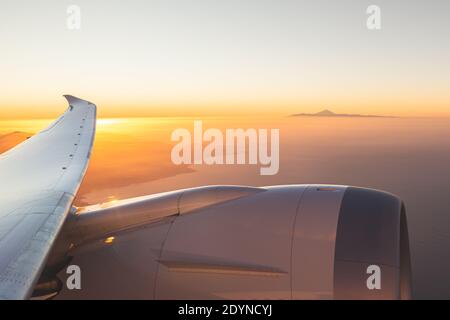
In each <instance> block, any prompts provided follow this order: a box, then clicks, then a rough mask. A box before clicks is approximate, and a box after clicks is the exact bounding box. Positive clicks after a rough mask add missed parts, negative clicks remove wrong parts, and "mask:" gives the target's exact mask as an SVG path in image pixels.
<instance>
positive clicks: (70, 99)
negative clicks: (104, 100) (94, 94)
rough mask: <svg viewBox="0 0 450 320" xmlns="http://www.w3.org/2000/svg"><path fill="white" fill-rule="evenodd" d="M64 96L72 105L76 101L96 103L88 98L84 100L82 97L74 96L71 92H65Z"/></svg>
mask: <svg viewBox="0 0 450 320" xmlns="http://www.w3.org/2000/svg"><path fill="white" fill-rule="evenodd" d="M63 97H64V98H66V100H67V102H69V104H70V105H72V104H75V103H76V102H78V103H80V102H85V103H86V102H87V103H88V104H89V105H94V104H93V103H92V102H90V101H87V100H83V99H80V98H77V97H75V96H72V95H70V94H65V95H63Z"/></svg>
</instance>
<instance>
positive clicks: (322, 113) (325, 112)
mask: <svg viewBox="0 0 450 320" xmlns="http://www.w3.org/2000/svg"><path fill="white" fill-rule="evenodd" d="M290 117H357V118H395V117H392V116H379V115H372V114H353V113H334V112H333V111H330V110H328V109H324V110H322V111H320V112H317V113H295V114H291V115H290Z"/></svg>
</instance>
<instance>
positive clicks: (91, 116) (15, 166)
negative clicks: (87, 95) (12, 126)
mask: <svg viewBox="0 0 450 320" xmlns="http://www.w3.org/2000/svg"><path fill="white" fill-rule="evenodd" d="M65 98H66V99H67V101H68V103H69V107H68V109H67V110H66V112H65V113H64V114H62V115H61V116H60V117H59V118H58V119H57V120H56V121H55V122H53V123H52V124H51V125H50V126H49V127H48V128H46V129H44V130H42V131H41V132H39V133H38V134H36V135H34V136H33V137H31V138H30V139H28V140H26V141H24V142H23V143H21V144H19V145H18V146H16V147H14V148H13V149H11V150H9V151H8V152H6V153H3V154H1V155H0V299H26V298H28V297H29V296H30V295H31V293H32V290H33V286H34V284H35V283H36V281H37V280H38V278H39V275H40V273H41V271H42V269H43V267H44V265H45V261H46V259H47V256H48V254H49V252H50V249H51V247H52V244H53V242H54V240H55V239H56V237H57V235H58V233H59V231H60V229H61V227H62V225H63V223H64V220H65V218H66V216H67V213H68V212H69V210H70V208H71V205H72V202H73V199H74V197H75V195H76V193H77V191H78V188H79V187H80V184H81V181H82V179H83V177H84V174H85V172H86V169H87V166H88V162H89V158H90V154H91V149H92V144H93V140H94V136H95V121H96V106H95V105H94V104H92V103H90V102H88V101H85V100H82V99H79V98H76V97H73V96H70V95H66V96H65Z"/></svg>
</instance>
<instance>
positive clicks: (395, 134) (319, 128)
mask: <svg viewBox="0 0 450 320" xmlns="http://www.w3.org/2000/svg"><path fill="white" fill-rule="evenodd" d="M196 119H198V118H124V119H100V120H99V122H98V128H97V137H96V141H95V146H94V152H93V158H92V160H91V165H90V168H89V170H88V172H87V175H86V178H85V181H84V182H83V185H82V188H81V190H80V194H79V195H78V198H77V200H76V202H77V204H78V205H86V204H92V203H97V202H103V201H109V200H111V199H121V198H127V197H133V196H140V195H145V194H151V193H156V192H163V191H168V190H174V189H180V188H186V187H194V186H200V185H206V184H209V185H211V184H240V185H255V186H264V185H276V184H302V183H329V184H346V185H347V184H348V185H356V186H362V187H370V188H376V189H381V190H386V191H389V192H392V193H394V194H397V195H398V196H400V197H401V198H402V199H403V200H404V202H405V203H406V208H407V218H408V227H409V236H410V247H411V256H412V257H411V258H412V272H413V296H414V298H417V299H432V298H436V299H444V298H445V299H450V168H449V164H450V119H433V118H426V119H425V118H314V117H308V118H303V117H295V118H294V117H286V118H282V117H280V118H259V117H255V118H239V119H235V118H203V119H198V120H203V126H204V129H208V128H218V129H219V130H225V129H226V128H243V129H248V128H256V129H262V128H267V129H280V167H279V172H278V174H276V175H273V176H261V175H260V174H259V173H260V172H259V168H260V166H259V165H215V166H207V165H181V166H176V165H174V164H173V163H172V162H171V158H170V152H171V149H172V147H173V146H174V145H175V142H172V141H171V139H170V136H171V133H172V131H173V130H175V129H177V128H186V129H188V130H189V131H191V132H192V131H193V121H194V120H196ZM49 122H50V120H39V121H35V120H27V121H16V120H14V121H13V120H9V121H5V120H0V135H1V136H0V152H2V151H4V150H6V149H8V148H9V147H11V146H13V145H14V144H16V143H19V142H20V141H22V140H24V139H25V138H26V137H27V136H29V135H31V134H33V133H35V132H37V131H38V130H39V129H41V128H43V127H44V126H45V125H47V124H48V123H49Z"/></svg>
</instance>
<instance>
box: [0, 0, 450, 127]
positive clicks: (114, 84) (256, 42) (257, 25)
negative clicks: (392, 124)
mask: <svg viewBox="0 0 450 320" xmlns="http://www.w3.org/2000/svg"><path fill="white" fill-rule="evenodd" d="M72 4H75V5H78V6H79V7H80V8H81V29H80V30H69V29H68V28H67V26H66V19H67V17H68V14H67V13H66V10H67V7H68V6H69V5H72ZM371 4H376V5H378V6H380V8H381V26H382V28H381V30H379V31H373V30H368V29H367V28H366V20H367V16H368V15H367V14H366V9H367V7H368V6H369V5H371ZM449 12H450V2H449V1H446V0H442V1H438V0H436V1H432V2H430V1H425V0H420V1H400V0H398V1H384V0H377V1H372V0H371V1H364V0H354V1H349V0H344V1H335V0H329V1H324V0H316V1H294V0H292V1H288V0H283V1H273V0H245V1H242V0H227V1H210V0H196V1H183V0H178V1H176V0H161V1H148V0H145V1H144V0H142V1H138V0H132V1H111V0H108V1H106V0H96V1H85V0H71V1H65V0H41V1H22V0H14V1H13V0H1V10H0V39H1V48H2V50H1V55H0V57H1V59H0V70H1V77H0V87H1V93H2V94H1V99H0V117H1V118H47V117H48V118H51V117H55V116H56V115H58V114H59V113H61V111H62V108H64V107H65V105H66V103H65V101H64V100H63V98H62V97H61V95H62V94H66V93H70V94H73V95H76V96H79V97H82V98H84V99H87V100H90V101H93V102H95V103H96V104H97V105H98V106H99V115H100V117H129V116H166V115H169V116H171V115H172V116H173V115H175V116H186V115H188V116H189V115H216V114H219V115H224V114H226V115H230V114H280V115H282V114H290V113H298V112H317V111H320V110H322V109H325V108H328V109H331V110H333V111H335V112H340V113H366V114H386V115H401V116H450V90H449V88H450V59H449V57H450V40H449V39H450V19H448V14H449Z"/></svg>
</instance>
